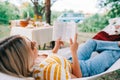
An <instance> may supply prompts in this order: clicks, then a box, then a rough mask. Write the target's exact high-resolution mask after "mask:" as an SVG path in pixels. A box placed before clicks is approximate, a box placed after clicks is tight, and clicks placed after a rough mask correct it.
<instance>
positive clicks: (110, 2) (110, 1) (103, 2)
mask: <svg viewBox="0 0 120 80" xmlns="http://www.w3.org/2000/svg"><path fill="white" fill-rule="evenodd" d="M98 4H99V5H98V6H100V7H101V8H106V9H108V10H109V11H108V14H107V15H108V16H109V17H111V18H114V17H120V0H98Z"/></svg>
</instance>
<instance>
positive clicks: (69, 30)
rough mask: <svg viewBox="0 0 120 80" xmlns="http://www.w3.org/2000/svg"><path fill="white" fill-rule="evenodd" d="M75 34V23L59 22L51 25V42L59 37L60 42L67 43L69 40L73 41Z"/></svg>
mask: <svg viewBox="0 0 120 80" xmlns="http://www.w3.org/2000/svg"><path fill="white" fill-rule="evenodd" d="M76 33H77V24H76V23H75V22H59V21H55V22H54V24H53V40H57V39H58V38H60V37H61V40H62V41H65V42H69V40H70V38H72V39H74V36H75V34H76Z"/></svg>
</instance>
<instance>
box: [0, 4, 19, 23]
mask: <svg viewBox="0 0 120 80" xmlns="http://www.w3.org/2000/svg"><path fill="white" fill-rule="evenodd" d="M18 18H19V11H18V9H17V8H16V7H15V6H14V5H12V4H9V3H5V2H1V3H0V23H5V24H7V23H9V20H12V19H18Z"/></svg>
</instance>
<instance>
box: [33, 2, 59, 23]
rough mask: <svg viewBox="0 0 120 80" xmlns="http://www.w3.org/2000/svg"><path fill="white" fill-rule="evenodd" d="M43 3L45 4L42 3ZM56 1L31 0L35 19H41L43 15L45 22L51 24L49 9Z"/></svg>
mask: <svg viewBox="0 0 120 80" xmlns="http://www.w3.org/2000/svg"><path fill="white" fill-rule="evenodd" d="M44 1H45V2H44ZM56 1H57V0H31V2H32V3H33V5H34V13H35V15H36V18H37V19H38V18H41V19H42V17H43V15H44V14H45V18H46V22H47V23H49V24H50V23H51V10H50V7H51V6H52V5H53V4H54V3H55V2H56Z"/></svg>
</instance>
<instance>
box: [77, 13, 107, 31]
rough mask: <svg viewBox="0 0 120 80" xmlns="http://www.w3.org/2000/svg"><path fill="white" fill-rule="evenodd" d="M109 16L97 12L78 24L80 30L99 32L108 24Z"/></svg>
mask: <svg viewBox="0 0 120 80" xmlns="http://www.w3.org/2000/svg"><path fill="white" fill-rule="evenodd" d="M108 19H109V17H107V16H105V15H99V14H95V15H93V16H91V17H89V18H87V19H85V20H84V22H83V23H81V24H78V26H79V30H80V31H82V32H98V31H100V30H102V29H103V28H104V27H105V26H106V25H108Z"/></svg>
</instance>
